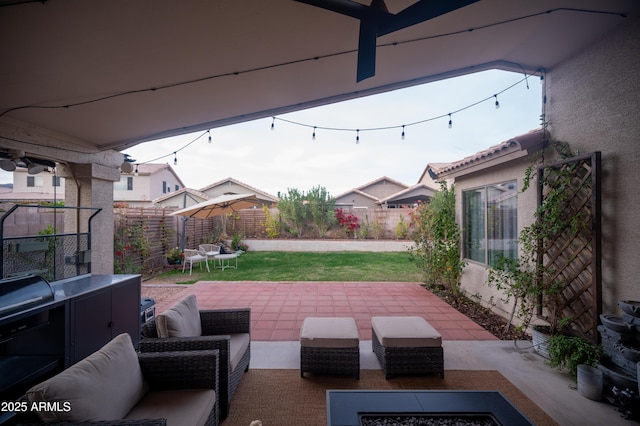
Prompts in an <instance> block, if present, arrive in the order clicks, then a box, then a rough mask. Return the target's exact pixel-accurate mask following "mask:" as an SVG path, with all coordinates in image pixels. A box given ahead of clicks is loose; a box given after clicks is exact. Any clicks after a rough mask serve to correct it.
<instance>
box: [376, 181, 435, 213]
mask: <svg viewBox="0 0 640 426" xmlns="http://www.w3.org/2000/svg"><path fill="white" fill-rule="evenodd" d="M436 192H437V191H436V190H435V189H434V188H432V187H431V186H429V185H428V184H425V183H417V184H415V185H411V186H410V187H408V188H407V189H403V190H402V191H400V192H396V193H395V194H392V195H390V196H388V197H386V198H382V199H380V200H378V204H380V205H381V206H392V207H402V206H407V207H410V206H414V205H415V204H417V203H418V202H426V201H428V200H430V199H431V198H433V196H434V195H435V193H436Z"/></svg>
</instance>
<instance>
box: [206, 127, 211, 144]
mask: <svg viewBox="0 0 640 426" xmlns="http://www.w3.org/2000/svg"><path fill="white" fill-rule="evenodd" d="M207 133H209V143H211V129H209V130H207Z"/></svg>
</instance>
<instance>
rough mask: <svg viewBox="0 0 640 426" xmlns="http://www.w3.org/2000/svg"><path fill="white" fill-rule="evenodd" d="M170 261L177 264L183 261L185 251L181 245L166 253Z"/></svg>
mask: <svg viewBox="0 0 640 426" xmlns="http://www.w3.org/2000/svg"><path fill="white" fill-rule="evenodd" d="M165 257H166V258H167V260H168V261H169V263H172V264H176V263H180V262H182V259H184V253H183V252H182V250H180V247H174V248H172V249H171V250H169V253H167V254H166V255H165Z"/></svg>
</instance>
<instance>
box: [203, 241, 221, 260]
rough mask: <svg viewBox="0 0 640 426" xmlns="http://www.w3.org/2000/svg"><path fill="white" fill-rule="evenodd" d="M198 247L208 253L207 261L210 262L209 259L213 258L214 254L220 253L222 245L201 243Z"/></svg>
mask: <svg viewBox="0 0 640 426" xmlns="http://www.w3.org/2000/svg"><path fill="white" fill-rule="evenodd" d="M198 249H199V250H200V251H201V252H204V253H205V254H206V256H207V263H209V259H213V256H215V255H216V254H220V246H219V245H217V244H200V246H199V247H198Z"/></svg>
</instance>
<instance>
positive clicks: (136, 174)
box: [133, 164, 138, 176]
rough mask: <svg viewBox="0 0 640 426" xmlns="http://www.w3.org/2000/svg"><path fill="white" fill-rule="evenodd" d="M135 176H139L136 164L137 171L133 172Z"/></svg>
mask: <svg viewBox="0 0 640 426" xmlns="http://www.w3.org/2000/svg"><path fill="white" fill-rule="evenodd" d="M133 175H134V176H138V165H137V164H136V170H135V171H134V172H133Z"/></svg>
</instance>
